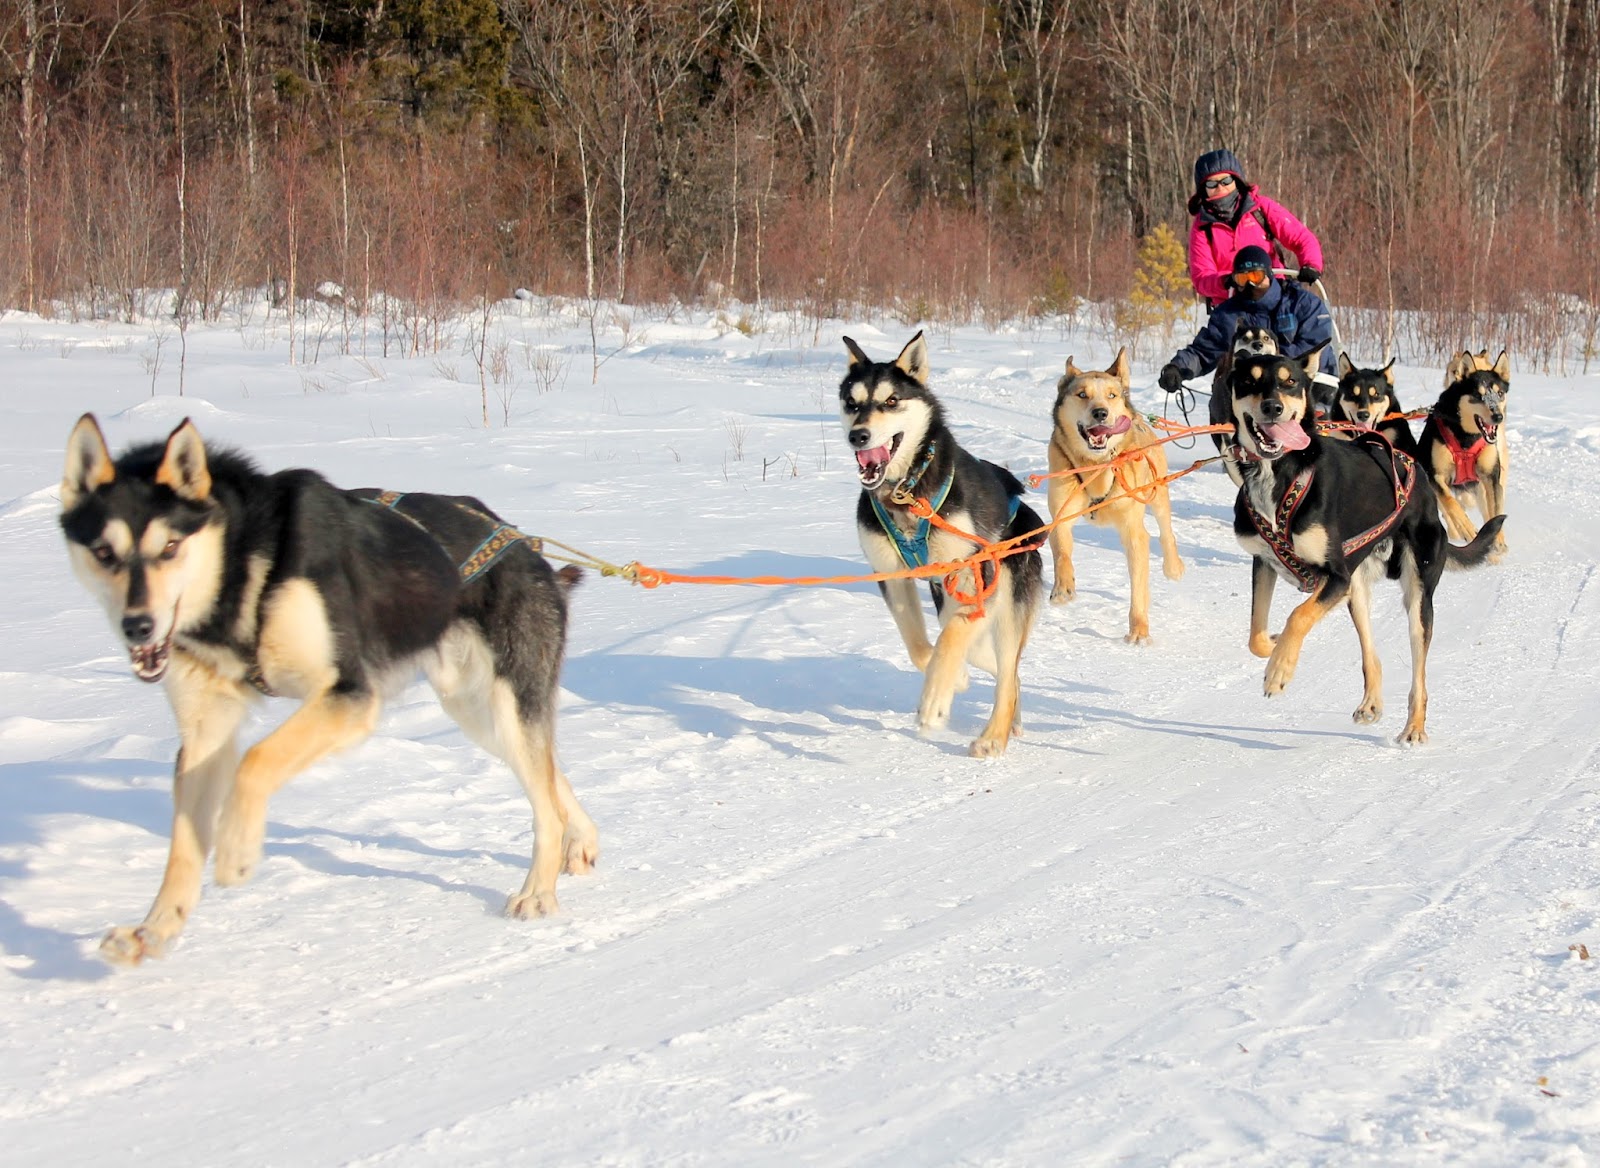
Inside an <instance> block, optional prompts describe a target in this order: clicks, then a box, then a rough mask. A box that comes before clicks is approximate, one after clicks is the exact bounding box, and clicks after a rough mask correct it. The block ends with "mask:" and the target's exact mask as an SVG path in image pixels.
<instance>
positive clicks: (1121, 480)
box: [615, 423, 1233, 619]
mask: <svg viewBox="0 0 1600 1168" xmlns="http://www.w3.org/2000/svg"><path fill="white" fill-rule="evenodd" d="M1163 428H1164V429H1168V430H1170V431H1172V432H1171V433H1170V434H1168V435H1167V436H1166V437H1163V438H1160V439H1158V441H1160V442H1172V441H1175V440H1176V439H1179V438H1186V437H1190V436H1192V435H1195V434H1217V433H1226V432H1228V431H1231V430H1232V429H1233V427H1232V426H1229V425H1222V424H1219V425H1209V426H1189V427H1175V426H1173V425H1172V424H1171V423H1165V424H1164V425H1163ZM1146 449H1148V448H1147V447H1136V448H1134V449H1132V450H1127V451H1124V452H1123V453H1122V454H1119V455H1117V456H1116V457H1115V458H1113V459H1111V460H1109V461H1107V462H1103V463H1096V464H1094V465H1091V466H1084V467H1067V468H1065V469H1063V470H1059V471H1051V472H1050V473H1048V474H1042V475H1029V476H1028V483H1029V485H1030V486H1032V487H1033V488H1034V489H1037V488H1038V485H1039V484H1040V483H1041V482H1043V481H1045V480H1046V479H1052V478H1061V477H1063V476H1065V475H1072V474H1080V475H1081V474H1094V473H1098V472H1100V471H1103V470H1107V469H1112V470H1113V471H1114V472H1115V473H1116V475H1117V481H1118V484H1119V485H1121V486H1122V488H1123V490H1124V492H1125V493H1126V494H1128V495H1131V496H1133V497H1134V498H1137V499H1139V501H1140V502H1144V503H1148V502H1149V501H1150V499H1151V498H1153V497H1154V492H1155V490H1156V489H1157V488H1158V487H1162V486H1165V485H1166V484H1168V483H1172V482H1175V481H1176V480H1178V479H1180V478H1182V477H1183V476H1184V475H1187V474H1192V473H1193V472H1195V471H1197V470H1199V469H1200V468H1201V467H1203V466H1206V465H1207V464H1209V463H1212V462H1216V461H1217V460H1218V459H1220V458H1221V457H1222V456H1221V455H1213V456H1212V457H1210V458H1202V459H1200V460H1198V461H1196V462H1194V463H1192V464H1191V465H1189V466H1187V467H1185V468H1184V469H1183V470H1179V471H1174V472H1172V473H1170V474H1167V475H1164V476H1161V477H1159V478H1156V479H1153V480H1152V481H1151V482H1149V483H1147V484H1145V485H1144V486H1143V487H1138V488H1131V487H1130V484H1129V483H1128V480H1127V477H1126V471H1125V469H1124V468H1125V467H1126V466H1127V464H1129V463H1131V462H1135V461H1145V460H1146V459H1147V456H1146V454H1145V450H1146ZM1119 497H1120V496H1114V495H1113V496H1108V497H1106V498H1103V499H1101V500H1100V501H1099V502H1098V503H1091V504H1090V505H1089V506H1087V507H1084V508H1082V509H1080V510H1078V511H1073V512H1064V513H1062V514H1061V515H1058V516H1056V517H1055V518H1054V519H1052V520H1051V521H1050V522H1049V523H1046V524H1045V525H1044V526H1042V527H1036V528H1034V529H1033V530H1032V531H1027V532H1024V533H1022V534H1021V535H1016V536H1013V537H1012V538H1010V539H1007V540H1000V541H998V542H994V543H991V542H990V541H988V540H986V539H984V538H983V537H981V536H979V535H976V534H974V533H972V532H970V531H963V530H961V528H959V527H956V526H955V525H954V524H952V523H950V522H949V521H948V520H946V519H944V518H943V517H942V516H940V515H938V514H937V513H935V512H934V510H933V508H932V505H931V504H930V503H929V502H928V500H927V499H925V498H922V497H920V496H919V497H916V498H914V499H912V500H911V502H910V503H909V504H907V506H908V507H909V509H910V511H911V513H912V514H913V515H915V516H917V517H918V518H919V519H926V520H928V522H929V524H931V525H932V526H934V527H937V528H939V529H940V530H942V531H947V532H949V533H951V534H953V535H956V536H959V537H960V538H962V539H965V540H967V541H968V542H970V543H975V544H977V545H978V549H979V550H978V551H977V552H975V553H973V554H972V555H971V556H968V557H966V558H965V559H960V560H947V561H945V562H943V563H938V564H924V565H923V566H922V567H919V568H903V569H900V570H898V571H894V572H870V573H865V574H858V575H850V576H696V575H689V574H686V573H681V572H668V571H665V570H663V569H660V568H651V567H648V566H646V565H644V564H640V563H638V562H634V563H630V564H628V565H626V566H625V567H624V568H622V569H619V570H616V572H615V574H619V575H623V576H627V577H628V578H630V579H632V580H634V581H635V582H636V583H638V584H641V585H643V586H644V587H646V588H659V587H660V586H662V585H663V584H751V585H780V584H787V585H797V586H802V587H805V586H813V585H823V584H860V583H866V584H872V583H881V582H883V581H886V580H907V579H913V580H925V579H931V578H933V577H936V576H943V577H945V591H946V592H947V593H948V594H949V595H950V596H951V597H952V598H953V599H955V600H957V601H958V602H960V603H962V604H967V605H972V606H974V607H975V609H976V611H975V612H972V613H968V614H967V615H968V616H969V617H970V618H972V619H976V618H977V617H979V616H982V615H983V601H984V600H985V599H986V598H987V597H989V596H991V595H993V593H994V590H995V588H996V587H997V585H998V581H999V572H998V571H996V572H995V573H993V575H992V579H991V580H990V582H989V584H988V585H987V586H985V585H984V583H983V572H982V571H980V570H978V565H980V564H982V563H985V562H989V563H993V564H995V565H996V566H997V567H998V565H999V562H1000V561H1001V560H1003V559H1005V558H1007V557H1008V556H1014V555H1017V554H1019V553H1021V552H1023V551H1027V550H1031V549H1032V548H1034V547H1036V546H1038V545H1039V544H1041V543H1043V542H1044V539H1043V537H1045V536H1048V535H1049V533H1050V532H1052V531H1054V530H1055V529H1056V528H1057V527H1059V526H1061V525H1062V524H1063V523H1067V522H1070V521H1073V520H1076V519H1080V518H1082V517H1083V516H1085V515H1088V514H1090V513H1091V512H1093V511H1097V510H1099V509H1100V508H1101V507H1105V506H1108V505H1109V504H1111V503H1114V502H1116V500H1117V498H1119ZM963 570H970V571H972V573H973V580H974V583H975V587H974V590H973V592H971V593H967V592H963V591H961V590H960V589H959V587H958V586H954V582H955V580H956V578H957V576H958V575H959V573H961V572H962V571H963Z"/></svg>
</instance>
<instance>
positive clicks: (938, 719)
mask: <svg viewBox="0 0 1600 1168" xmlns="http://www.w3.org/2000/svg"><path fill="white" fill-rule="evenodd" d="M951 697H952V695H951V694H950V692H949V691H948V690H932V689H931V688H930V689H925V690H923V691H922V702H921V704H920V705H918V706H917V729H919V730H921V731H923V732H927V731H929V730H939V729H942V728H943V727H944V724H945V723H946V722H948V721H949V720H950V702H951Z"/></svg>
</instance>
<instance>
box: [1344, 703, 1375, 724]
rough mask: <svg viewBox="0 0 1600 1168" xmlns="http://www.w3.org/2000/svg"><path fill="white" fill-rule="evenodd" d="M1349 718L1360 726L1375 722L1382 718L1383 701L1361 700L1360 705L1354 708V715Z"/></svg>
mask: <svg viewBox="0 0 1600 1168" xmlns="http://www.w3.org/2000/svg"><path fill="white" fill-rule="evenodd" d="M1350 716H1351V717H1352V718H1354V719H1355V720H1356V721H1357V722H1360V723H1361V724H1362V725H1366V724H1368V723H1371V722H1376V721H1377V720H1378V719H1379V718H1381V717H1383V699H1382V698H1380V697H1370V698H1362V699H1361V704H1360V705H1359V706H1357V707H1356V710H1355V713H1353V714H1351V715H1350Z"/></svg>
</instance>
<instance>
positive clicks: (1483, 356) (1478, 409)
mask: <svg viewBox="0 0 1600 1168" xmlns="http://www.w3.org/2000/svg"><path fill="white" fill-rule="evenodd" d="M1510 390H1511V360H1510V358H1509V357H1508V356H1507V355H1506V353H1505V351H1504V350H1502V351H1501V353H1500V356H1499V357H1497V358H1496V359H1495V360H1493V361H1490V360H1489V350H1487V349H1484V350H1482V351H1481V352H1478V353H1469V352H1462V353H1459V354H1457V355H1456V356H1455V357H1453V358H1451V360H1450V364H1449V365H1448V366H1447V367H1446V369H1445V390H1444V393H1442V394H1441V395H1440V396H1439V400H1438V402H1437V403H1435V405H1434V407H1433V412H1432V413H1431V414H1430V415H1429V416H1428V420H1427V421H1426V422H1425V423H1423V426H1422V438H1421V439H1420V441H1419V443H1418V445H1419V446H1420V448H1421V456H1422V465H1423V466H1424V467H1426V468H1427V471H1428V474H1429V476H1430V477H1431V478H1432V479H1433V485H1434V487H1435V488H1436V489H1437V491H1438V493H1439V511H1440V514H1442V515H1443V516H1444V525H1445V527H1446V529H1447V530H1448V531H1449V532H1450V536H1451V538H1452V539H1460V540H1468V539H1472V538H1473V537H1474V536H1475V535H1476V534H1477V532H1478V529H1477V528H1476V527H1474V526H1473V525H1472V520H1471V519H1469V518H1468V517H1467V512H1466V508H1465V507H1464V506H1463V504H1468V503H1470V504H1471V505H1473V506H1474V507H1476V508H1477V509H1478V513H1479V514H1480V515H1481V516H1482V517H1483V518H1484V520H1485V521H1486V522H1487V521H1488V520H1490V519H1492V518H1494V517H1495V516H1496V515H1504V514H1505V511H1506V472H1507V469H1508V459H1507V451H1506V433H1505V421H1506V395H1507V394H1508V393H1509V392H1510ZM1505 553H1506V541H1505V536H1504V535H1503V534H1502V535H1500V536H1497V537H1496V539H1495V545H1494V552H1493V554H1492V555H1491V556H1490V557H1489V558H1490V560H1491V561H1497V560H1499V559H1500V558H1501V557H1502V556H1504V555H1505Z"/></svg>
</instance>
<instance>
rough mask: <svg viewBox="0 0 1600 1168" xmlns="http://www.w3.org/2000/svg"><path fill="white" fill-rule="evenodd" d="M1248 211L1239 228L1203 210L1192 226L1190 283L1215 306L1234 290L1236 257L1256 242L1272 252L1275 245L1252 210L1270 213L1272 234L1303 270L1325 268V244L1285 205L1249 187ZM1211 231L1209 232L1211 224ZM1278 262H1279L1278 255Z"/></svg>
mask: <svg viewBox="0 0 1600 1168" xmlns="http://www.w3.org/2000/svg"><path fill="white" fill-rule="evenodd" d="M1245 199H1246V202H1245V211H1244V214H1242V215H1240V216H1239V225H1238V227H1237V228H1235V227H1229V226H1228V225H1227V224H1226V223H1218V222H1216V221H1215V220H1213V219H1211V218H1210V216H1208V215H1206V214H1205V211H1204V210H1203V209H1202V210H1201V212H1200V214H1198V215H1196V216H1195V217H1194V219H1193V220H1192V221H1191V222H1190V224H1189V282H1190V283H1191V284H1193V285H1194V290H1195V291H1196V292H1198V293H1199V294H1200V295H1201V296H1203V297H1204V298H1205V299H1206V302H1207V303H1208V304H1211V305H1212V306H1213V307H1214V306H1216V305H1218V304H1221V303H1222V302H1223V301H1224V300H1226V299H1227V298H1228V296H1229V294H1230V293H1231V292H1232V289H1231V288H1230V287H1229V286H1228V282H1227V281H1228V277H1229V276H1231V275H1232V274H1233V255H1234V253H1235V252H1236V251H1238V250H1239V249H1240V248H1241V247H1248V246H1250V245H1251V244H1252V243H1253V244H1255V245H1256V246H1257V247H1263V248H1266V250H1267V251H1268V252H1269V253H1272V243H1271V241H1270V240H1268V239H1267V235H1266V232H1264V231H1262V230H1261V221H1260V220H1259V219H1257V218H1256V216H1255V214H1254V212H1252V211H1251V210H1250V208H1251V207H1260V208H1261V210H1262V211H1263V212H1264V213H1265V214H1266V217H1267V224H1268V226H1270V227H1271V228H1272V234H1273V235H1275V236H1276V237H1277V240H1278V242H1279V243H1280V244H1282V245H1283V246H1284V247H1286V248H1288V249H1289V250H1290V251H1292V252H1294V254H1295V257H1296V258H1297V259H1298V260H1299V261H1300V266H1301V267H1307V266H1309V267H1313V268H1317V269H1319V270H1320V269H1321V267H1322V245H1321V244H1320V243H1318V242H1317V237H1316V236H1315V235H1312V234H1311V229H1310V228H1309V227H1307V226H1306V225H1305V224H1304V223H1302V222H1300V220H1298V219H1296V218H1295V217H1294V215H1293V214H1291V213H1290V212H1289V211H1288V209H1287V208H1285V207H1284V206H1283V204H1281V203H1275V202H1273V201H1272V200H1271V199H1269V198H1267V197H1266V196H1265V195H1263V194H1262V193H1261V192H1260V191H1259V190H1257V189H1256V188H1255V187H1253V186H1252V187H1249V188H1247V192H1246V195H1245ZM1208 223H1209V225H1210V231H1209V232H1208V231H1207V224H1208ZM1273 254H1274V259H1276V253H1273Z"/></svg>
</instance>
